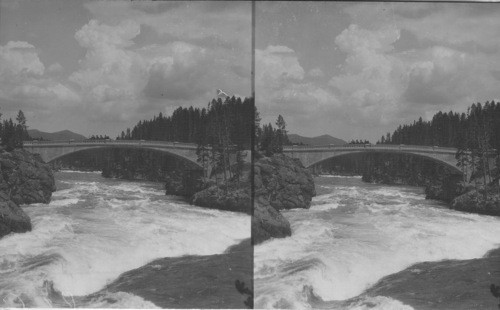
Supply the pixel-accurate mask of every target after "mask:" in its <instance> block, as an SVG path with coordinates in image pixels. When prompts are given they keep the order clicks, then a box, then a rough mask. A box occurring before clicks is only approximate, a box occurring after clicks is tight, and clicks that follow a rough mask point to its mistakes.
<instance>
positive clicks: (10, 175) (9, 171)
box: [0, 149, 56, 238]
mask: <svg viewBox="0 0 500 310" xmlns="http://www.w3.org/2000/svg"><path fill="white" fill-rule="evenodd" d="M55 189H56V187H55V181H54V175H53V173H52V171H51V169H50V167H49V165H47V164H46V163H44V162H43V160H42V159H41V158H40V156H38V155H33V154H31V153H29V152H27V151H25V150H22V149H17V150H14V151H12V152H7V151H5V150H0V238H1V237H3V236H5V235H7V234H9V233H11V232H26V231H30V230H31V221H30V219H29V217H28V216H27V215H26V213H24V211H23V210H22V209H21V208H20V207H19V205H20V204H32V203H48V202H49V201H50V198H51V196H52V192H53V191H55Z"/></svg>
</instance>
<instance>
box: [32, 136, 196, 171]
mask: <svg viewBox="0 0 500 310" xmlns="http://www.w3.org/2000/svg"><path fill="white" fill-rule="evenodd" d="M102 148H129V149H130V148H135V149H144V150H153V151H159V152H163V153H167V154H170V155H172V156H175V157H177V158H180V159H182V160H185V161H187V162H189V163H190V164H192V166H193V167H195V168H196V169H200V170H202V169H203V167H202V166H201V165H200V163H198V161H197V159H198V156H197V155H196V144H193V143H179V142H169V141H144V140H82V141H73V140H66V141H26V142H24V149H25V150H27V151H29V152H31V153H37V154H40V156H41V157H42V159H43V160H44V161H45V162H47V163H48V162H51V161H53V160H56V159H58V158H60V157H63V156H65V155H69V154H72V153H75V152H79V151H83V150H90V149H102Z"/></svg>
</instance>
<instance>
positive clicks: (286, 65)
mask: <svg viewBox="0 0 500 310" xmlns="http://www.w3.org/2000/svg"><path fill="white" fill-rule="evenodd" d="M255 61H256V66H258V68H257V69H256V77H255V79H256V81H258V83H262V84H265V85H267V86H268V87H269V86H271V87H280V85H282V84H283V83H287V82H290V81H293V80H295V81H300V80H302V79H303V78H304V74H305V73H304V69H303V68H302V66H301V65H300V64H299V61H298V59H297V55H295V52H294V51H293V50H292V49H290V48H288V47H286V46H274V45H270V46H268V47H267V48H266V49H264V50H260V49H256V50H255Z"/></svg>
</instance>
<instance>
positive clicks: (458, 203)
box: [451, 188, 500, 216]
mask: <svg viewBox="0 0 500 310" xmlns="http://www.w3.org/2000/svg"><path fill="white" fill-rule="evenodd" d="M451 208H452V209H455V210H459V211H465V212H472V213H479V214H486V215H496V216H500V193H499V192H498V188H496V189H495V188H492V189H489V190H488V189H487V190H484V189H482V190H477V189H471V190H469V191H467V192H466V193H464V194H462V195H460V196H458V197H456V198H455V199H453V201H452V202H451Z"/></svg>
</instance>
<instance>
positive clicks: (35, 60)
mask: <svg viewBox="0 0 500 310" xmlns="http://www.w3.org/2000/svg"><path fill="white" fill-rule="evenodd" d="M59 67H60V68H62V67H61V65H60V64H54V65H52V66H49V68H48V69H47V70H46V69H45V66H44V64H43V63H42V62H41V60H40V58H39V56H38V53H37V50H36V48H35V47H34V46H33V45H32V44H30V43H28V42H24V41H9V42H8V43H7V44H6V45H4V46H0V81H1V84H0V98H1V99H2V101H3V102H5V104H6V107H5V108H6V109H7V110H8V109H12V110H17V109H19V108H24V107H29V108H33V109H36V110H40V109H44V108H53V107H54V105H57V104H58V103H59V102H61V101H62V102H67V103H68V104H70V105H71V104H73V103H75V102H77V101H79V99H80V97H79V95H78V94H77V93H76V92H75V91H74V90H72V89H71V88H70V87H68V86H65V85H63V84H61V83H60V82H58V81H55V80H52V79H50V78H47V77H46V76H45V73H47V72H54V71H58V70H60V69H59Z"/></svg>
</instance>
